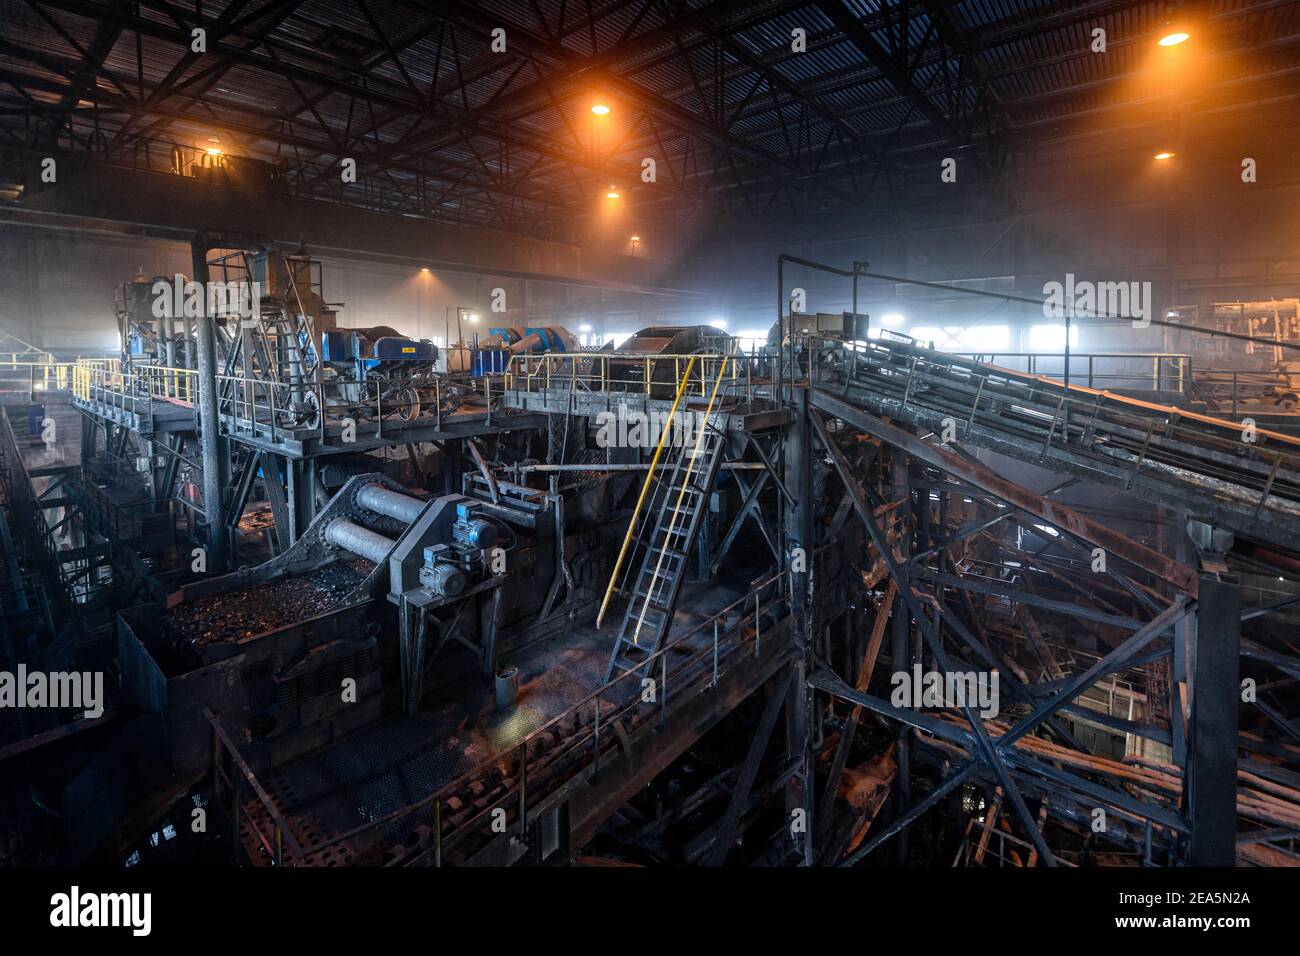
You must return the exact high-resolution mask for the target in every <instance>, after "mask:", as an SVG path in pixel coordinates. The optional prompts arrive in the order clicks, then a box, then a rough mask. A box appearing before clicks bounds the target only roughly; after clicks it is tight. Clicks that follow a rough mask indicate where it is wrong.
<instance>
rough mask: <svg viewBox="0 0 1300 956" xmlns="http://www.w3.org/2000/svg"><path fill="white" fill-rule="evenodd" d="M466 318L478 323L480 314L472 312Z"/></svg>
mask: <svg viewBox="0 0 1300 956" xmlns="http://www.w3.org/2000/svg"><path fill="white" fill-rule="evenodd" d="M465 318H467V319H469V320H470V321H471V322H477V321H478V313H477V312H471V313H470V314H469V315H467V316H465Z"/></svg>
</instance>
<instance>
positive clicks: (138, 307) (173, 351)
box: [114, 273, 188, 372]
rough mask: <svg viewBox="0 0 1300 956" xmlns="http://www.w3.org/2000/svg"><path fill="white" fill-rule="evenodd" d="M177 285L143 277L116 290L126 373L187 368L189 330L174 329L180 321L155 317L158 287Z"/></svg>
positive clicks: (165, 278)
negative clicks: (165, 367)
mask: <svg viewBox="0 0 1300 956" xmlns="http://www.w3.org/2000/svg"><path fill="white" fill-rule="evenodd" d="M174 281H175V278H174V277H172V276H151V277H148V276H145V275H144V274H143V273H141V274H139V275H137V276H136V277H135V278H134V279H132V280H131V281H130V282H124V283H123V284H122V285H120V286H118V287H117V288H116V289H115V290H114V311H115V312H116V314H117V332H118V338H119V340H120V342H121V346H122V369H123V371H126V372H129V371H131V369H132V367H135V366H141V365H168V366H173V367H174V366H176V365H177V364H181V365H184V364H186V359H187V356H186V349H187V347H188V337H187V335H186V328H185V327H184V326H182V327H181V328H180V329H177V328H176V327H175V326H176V323H177V322H178V321H181V322H184V321H185V320H183V319H179V320H178V319H174V318H168V317H166V316H164V317H159V316H157V315H155V314H154V302H155V301H156V299H157V295H156V294H155V286H157V285H158V283H165V284H166V286H167V288H168V289H171V287H172V283H173V282H174ZM169 297H170V296H169Z"/></svg>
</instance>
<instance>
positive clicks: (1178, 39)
mask: <svg viewBox="0 0 1300 956" xmlns="http://www.w3.org/2000/svg"><path fill="white" fill-rule="evenodd" d="M1191 38H1192V35H1191V34H1190V33H1188V32H1187V31H1186V30H1180V29H1173V30H1169V32H1167V33H1166V34H1165V35H1164V36H1162V37H1161V38H1160V39H1159V40H1157V41H1156V43H1158V44H1159V45H1160V46H1178V44H1180V43H1186V42H1187V41H1188V40H1190V39H1191Z"/></svg>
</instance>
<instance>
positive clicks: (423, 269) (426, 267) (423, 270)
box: [420, 266, 429, 275]
mask: <svg viewBox="0 0 1300 956" xmlns="http://www.w3.org/2000/svg"><path fill="white" fill-rule="evenodd" d="M420 271H421V272H423V273H425V274H426V275H427V274H428V272H429V267H428V266H425V267H424V268H422V269H421V270H420Z"/></svg>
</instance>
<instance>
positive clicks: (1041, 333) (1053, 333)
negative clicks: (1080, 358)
mask: <svg viewBox="0 0 1300 956" xmlns="http://www.w3.org/2000/svg"><path fill="white" fill-rule="evenodd" d="M1078 347H1079V327H1078V326H1077V325H1071V326H1070V348H1072V349H1075V348H1078ZM1029 351H1031V352H1063V351H1065V326H1064V325H1034V326H1030V329H1029ZM1070 364H1071V365H1073V364H1074V363H1073V362H1071V363H1070Z"/></svg>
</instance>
